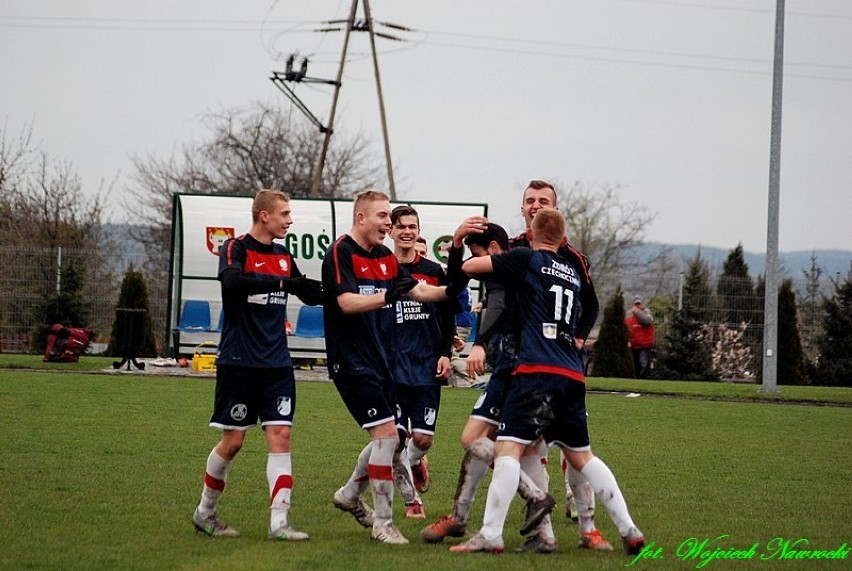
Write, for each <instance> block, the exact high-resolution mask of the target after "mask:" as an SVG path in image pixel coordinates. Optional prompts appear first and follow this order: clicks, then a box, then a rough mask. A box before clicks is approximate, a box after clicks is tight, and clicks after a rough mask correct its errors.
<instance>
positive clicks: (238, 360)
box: [193, 180, 645, 554]
mask: <svg viewBox="0 0 852 571" xmlns="http://www.w3.org/2000/svg"><path fill="white" fill-rule="evenodd" d="M556 198H557V194H556V191H555V190H554V188H553V186H552V185H550V184H549V183H547V182H545V181H539V180H533V181H531V182H530V183H529V184H528V185H527V187H526V189H525V190H524V195H523V202H522V205H521V212H522V214H523V215H524V219H525V222H526V224H527V231H526V232H525V233H524V234H521V235H520V236H518V237H516V238H514V239H512V240H509V238H508V236H507V234H506V232H505V230H503V228H501V227H500V226H498V225H496V224H493V223H491V222H489V221H488V220H486V219H485V218H484V217H480V216H473V217H469V218H467V219H465V220H464V221H463V222H462V223H461V224H460V225H459V227H458V229H457V230H456V232H455V234H454V236H453V244H452V247H451V249H450V255H449V262H448V265H447V270H446V272H445V271H444V269H443V268H442V267H441V266H440V265H439V264H437V263H436V262H433V261H431V260H428V259H426V258H425V257H424V256H423V255H421V254H420V253H418V252H417V249H416V248H417V244H418V238H419V237H420V236H419V228H420V220H419V217H418V213H417V212H416V210H415V209H413V208H411V207H410V206H398V207H396V208H393V209H391V206H390V202H389V200H388V197H387V195H385V194H384V193H382V192H378V191H365V192H362V193H359V194H358V195H357V196H356V197H355V200H354V205H353V220H352V227H351V229H350V231H349V232H348V233H347V234H344V235H343V236H341V237H340V238H338V239H337V240H336V241H335V242H334V244H333V245H332V246H331V248H330V249H329V251H328V253H327V255H326V256H325V258H324V260H323V266H322V280H321V282H320V281H317V280H311V279H310V278H307V277H305V276H304V275H302V274H301V272H299V270H298V268H297V266H296V264H295V261H294V260H293V259H292V257H291V256H290V254H289V252H287V250H286V248H284V247H283V246H282V245H280V244H278V243H276V242H274V240H275V239H281V238H283V237H284V235H285V234H286V232H287V230H288V229H289V226H290V224H291V223H292V218H291V212H290V207H289V200H288V199H287V197H286V195H284V194H282V193H280V192H278V191H260V192H259V193H258V195H257V197H256V198H255V201H254V204H253V208H252V217H253V225H252V229H251V230H250V231H249V232H248V233H247V234H246V235H244V236H240V237H238V238H235V239H233V240H229V241H228V242H226V243H225V244H224V245H223V246H222V251H221V254H220V272H219V279H220V281H221V283H222V300H223V312H224V323H223V332H222V339H221V342H220V351H219V355H218V357H217V373H216V377H217V378H216V394H215V403H214V412H213V415H212V417H211V421H210V424H211V426H214V427H216V428H219V429H221V430H222V438H221V440H220V441H219V443H218V444H217V445H216V446H215V447H214V449H213V450H212V451H211V453H210V455H209V456H208V459H207V465H206V471H205V477H204V485H203V489H202V495H201V501H200V502H199V505H198V507H197V509H196V511H195V514H194V515H193V523H194V525H195V528H196V529H197V530H198V531H200V532H203V533H206V534H207V535H210V536H222V537H236V536H238V535H239V533H238V532H237V531H236V530H235V529H233V528H232V527H231V526H230V525H228V524H227V523H225V522H224V521H222V520H221V519H220V517H219V515H218V512H217V506H218V502H219V498H220V496H221V495H222V492H223V491H224V488H225V482H226V479H227V473H228V470H229V468H230V465H231V462H232V461H233V460H234V457H235V456H236V454H237V453H238V452H239V449H240V447H241V446H242V442H243V439H244V436H245V432H246V430H247V429H248V428H249V427H251V426H254V425H256V423H257V420H258V419H260V422H261V425H262V427H263V428H264V433H265V434H266V438H267V443H268V448H269V455H268V460H267V479H268V483H269V490H270V514H271V515H270V527H269V537H270V538H272V539H284V540H291V541H292V540H304V539H308V534H306V533H304V532H302V531H298V530H296V529H295V528H294V526H293V525H292V523H291V522H290V518H289V509H290V496H291V491H292V480H293V478H292V471H291V462H290V431H291V427H292V420H293V413H294V411H295V404H296V393H295V381H294V378H293V369H292V362H291V361H290V357H289V353H288V351H287V348H286V336H285V335H284V333H283V327H282V326H281V324H282V323H284V321H285V320H286V305H283V304H279V303H274V302H273V301H272V300H280V298H281V297H282V296H286V295H287V294H293V295H296V296H297V297H299V299H300V300H301V301H302V302H303V303H306V304H310V305H318V304H322V305H323V307H324V319H325V332H326V351H327V363H328V370H329V374H330V376H331V379H332V381H333V382H334V384H335V387H336V388H337V390H338V392H339V394H340V396H341V399H342V400H343V402H344V404H345V405H346V407H347V409H348V410H349V412H350V414H351V415H352V417H353V418H354V419H355V421H356V422H357V423H358V424H359V426H361V427H362V428H363V429H364V430H366V431H367V432H368V434H369V435H370V441H369V442H368V443H367V445H366V446H365V447H364V448H363V450H362V451H361V452H360V454H359V456H358V459H357V460H356V463H355V468H354V470H353V472H352V475H351V476H350V478H349V480H348V481H347V482H346V483H345V484H344V485H343V486H341V487H340V488H339V489H338V490H337V491H336V492H335V493H334V497H333V502H334V505H335V506H336V507H337V508H338V509H340V510H342V511H345V512H349V513H350V514H351V515H352V516H353V517H354V518H355V519H356V521H357V522H358V523H359V524H360V525H362V526H364V527H366V528H369V529H370V530H371V537H372V538H373V539H375V540H377V541H379V542H383V543H391V544H404V543H408V540H407V539H406V538H405V537H404V536H403V535H402V533H400V531H399V529H398V528H397V527H396V526H395V525H394V523H393V521H392V513H393V497H394V492H395V488H396V489H398V490H399V492H400V495H401V496H402V498H403V500H404V501H405V504H406V508H405V513H406V516H407V517H409V518H415V519H423V518H425V512H424V510H423V502H422V499H421V496H420V494H423V493H425V492H426V491H427V489H428V486H429V476H428V466H427V458H426V452H427V451H428V449H429V448H430V446H431V445H432V441H433V437H434V433H435V426H436V422H437V417H438V412H439V409H440V391H441V385H442V384H446V379H447V377H449V375H450V372H451V367H450V357H451V355H452V345H453V336H454V333H455V319H454V316H455V314H456V313H458V312H459V311H460V310H461V309H460V306H459V304H458V301H457V300H458V296H459V294H460V293H461V292H462V291H463V290H464V289H465V288H466V287H467V282H468V280H469V279H470V278H471V277H476V278H478V279H480V280H481V281H482V282H483V283H484V285H485V300H486V303H487V309H486V310H485V311H484V314H483V315H484V316H483V319H482V323H481V325H480V328H479V333H478V334H477V337H476V341H475V344H474V347H473V350H472V351H471V353H470V356H469V357H468V361H467V368H468V371H469V373H470V374H471V375H477V374H481V373H482V372H483V370H484V366H485V359H486V355H487V356H488V359H489V361H490V363H491V366H492V374H491V377H490V379H489V381H488V384H487V386H486V389H485V391H484V393H483V394H482V395H481V396H480V397H479V399H478V400H477V401H476V403H475V404H474V407H473V410H472V413H471V415H470V418H469V419H468V422H467V424H466V426H465V428H464V431H463V434H462V445H463V447H464V458H463V460H462V463H461V471H460V476H459V484H458V489H457V490H456V494H455V497H454V502H453V510H452V513H451V514H449V515H446V516H443V517H441V518H439V519H438V520H437V521H435V522H434V523H432V524H430V525H428V526H426V527H425V528H423V530H422V531H421V534H420V535H421V537H422V538H423V539H424V540H425V541H427V542H440V541H442V540H443V539H444V538H445V537H448V536H449V537H463V536H464V535H465V534H466V532H467V523H468V515H469V512H470V507H471V503H472V501H473V497H474V494H475V491H476V488H477V487H478V485H479V482H480V480H481V479H482V477H483V476H484V475H485V473H486V472H487V470H488V469H489V467H493V474H492V478H491V484H490V485H489V488H488V495H487V500H486V505H485V514H484V518H483V523H482V526H481V528H480V529H479V531H478V532H477V533H476V534H474V535H473V536H472V537H470V538H469V539H467V541H464V542H462V543H458V544H455V545H453V546H451V547H450V551H454V552H465V553H470V552H490V553H500V552H502V551H503V549H504V545H503V537H502V535H503V527H504V523H505V520H506V517H507V513H508V509H509V506H510V504H511V500H512V497H513V496H514V495H515V494H516V493H517V494H519V495H520V496H521V497H522V498H523V499H524V500H525V501H526V504H527V511H526V517H525V520H524V522H523V525H522V528H521V533H522V534H524V535H529V537H528V539H527V541H526V542H525V543H524V545H523V546H522V547H521V548H519V549H518V551H523V552H533V553H553V552H554V551H556V548H557V546H556V539H555V535H554V532H553V528H552V524H551V521H550V512H551V511H552V510H553V508H554V506H555V501H554V499H553V498H552V496H550V494H548V492H547V487H548V486H547V479H548V477H547V473H546V468H545V466H544V464H543V462H542V458H544V457H546V455H547V449H548V448H547V447H548V446H555V447H558V448H559V449H560V450H561V452H562V455H563V466H564V468H565V469H566V481H567V483H568V485H569V489H570V490H571V492H572V495H573V499H574V502H575V503H576V516H577V519H578V523H579V527H580V541H579V544H578V545H579V547H581V548H585V549H593V550H602V551H611V550H612V545H611V544H610V543H609V542H608V541H607V540H606V539H604V537H603V536H602V535H601V533H600V531H599V530H598V529H597V528H596V526H595V523H594V496H595V494H596V495H597V496H598V498H599V500H600V501H601V502H602V503H603V505H604V507H605V508H606V510H607V512H608V513H609V515H610V517H611V518H612V520H613V522H614V523H615V525H616V527H617V528H618V531H619V534H620V535H621V537H622V543H623V547H624V551H625V553H627V554H636V553H639V552H640V551H641V549H642V548H643V547H644V545H645V539H644V537H643V535H642V533H641V532H640V531H639V529H638V528H637V527H636V526H635V525H634V523H633V520H632V519H631V517H630V514H629V512H628V509H627V505H626V502H625V500H624V497H623V495H622V493H621V491H620V489H619V487H618V484H617V482H616V480H615V477H614V476H613V474H612V472H611V471H610V470H609V468H608V467H607V466H606V464H604V462H603V461H601V460H600V459H599V458H597V457H595V456H594V455H593V454H592V452H591V446H590V442H589V434H588V428H587V424H586V408H585V383H584V381H585V376H584V363H583V358H582V350H583V345H584V343H585V340H586V338H587V337H588V335H589V333H590V331H591V328H592V326H593V325H594V322H595V319H596V318H597V314H598V310H599V306H598V300H597V296H596V294H595V291H594V286H593V283H592V280H591V277H590V275H589V268H588V262H587V261H586V259H585V258H584V257H583V256H582V255H581V254H580V253H579V252H577V251H576V250H574V249H573V248H572V247H571V246H570V245H569V244H568V242H567V239H566V238H565V223H564V219H563V217H562V215H561V214H560V213H559V212H558V211H557V210H556ZM386 235H390V236H391V238H392V241H393V245H394V248H393V250H391V249H389V248H388V247H386V246H385V245H384V240H385V237H386ZM465 245H467V247H468V248H469V249H470V252H471V253H472V257H470V258H469V259H467V260H463V248H464V246H465ZM282 308H283V312H282ZM368 489H369V490H370V492H371V496H372V500H373V501H372V504H373V505H372V507H370V506H369V505H368V504H367V503H366V502H365V501H364V498H365V497H366V492H367V490H368Z"/></svg>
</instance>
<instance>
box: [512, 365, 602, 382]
mask: <svg viewBox="0 0 852 571" xmlns="http://www.w3.org/2000/svg"><path fill="white" fill-rule="evenodd" d="M535 373H546V374H548V375H559V376H560V377H568V378H569V379H571V380H574V381H580V382H581V383H585V382H586V377H585V376H584V375H583V373H578V372H577V371H574V370H572V369H567V368H565V367H555V366H553V365H518V366H517V367H515V370H514V371H512V374H513V375H526V374H535Z"/></svg>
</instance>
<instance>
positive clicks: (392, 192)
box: [352, 0, 396, 200]
mask: <svg viewBox="0 0 852 571" xmlns="http://www.w3.org/2000/svg"><path fill="white" fill-rule="evenodd" d="M363 1H364V17H365V18H366V19H367V25H368V26H369V31H370V49H372V51H373V72H374V73H373V75H375V76H376V93H378V96H379V117H380V119H381V122H382V138H383V139H384V141H385V164H386V166H387V169H388V190H389V191H390V197H391V200H396V187H395V186H394V183H393V165H392V164H391V154H390V142H389V141H388V122H387V118H386V117H385V99H384V97H382V80H381V78H380V77H379V59H378V57H376V34H375V30H374V28H373V17H372V16H371V15H370V0H363ZM357 2H358V0H353V2H352V4H353V5H354V4H356V3H357Z"/></svg>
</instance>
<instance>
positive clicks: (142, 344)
mask: <svg viewBox="0 0 852 571" xmlns="http://www.w3.org/2000/svg"><path fill="white" fill-rule="evenodd" d="M118 307H119V308H124V309H144V310H145V312H144V313H143V314H142V318H141V319H142V323H143V331H142V335H141V338H137V339H130V338H128V337H135V336H134V335H133V333H136V334H137V335H138V334H139V332H131V331H130V330H129V329H130V328H132V327H133V326H134V325H136V323H133V322H132V321H130V322H126V321H125V320H127V319H130V320H133V319H134V317H133V314H132V313H129V314H128V313H122V312H117V315H116V320H115V322H114V323H113V325H112V334H111V335H110V344H109V348H108V349H107V354H108V355H112V356H114V357H122V356H124V353H125V352H126V350H127V349H128V347H127V344H128V343H129V342H131V341H135V342H136V343H134V344H135V345H136V347H135V348H133V349H135V350H134V351H132V353H133V356H134V357H156V356H157V343H156V340H155V338H154V328H153V325H152V321H151V312H150V310H149V303H148V287H147V286H146V285H145V277H144V276H143V275H142V272H138V271H136V270H134V269H133V266H130V267H129V268H128V269H127V273H126V274H125V275H124V280H123V281H122V282H121V293H120V294H119V296H118Z"/></svg>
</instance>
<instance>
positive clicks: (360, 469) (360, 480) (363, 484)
mask: <svg viewBox="0 0 852 571" xmlns="http://www.w3.org/2000/svg"><path fill="white" fill-rule="evenodd" d="M372 452H373V442H372V441H370V442H368V443H367V445H366V446H364V448H363V449H361V453H360V454H358V460H357V461H356V462H355V470H354V471H353V472H352V475H351V476H350V477H349V481H348V482H346V484H345V485H344V486H343V495H344V497H346V498H347V499H356V498H360V497H361V494H363V493H364V492H365V491H367V486H369V484H370V482H369V477H368V474H367V465H368V464H369V461H370V454H372Z"/></svg>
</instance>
